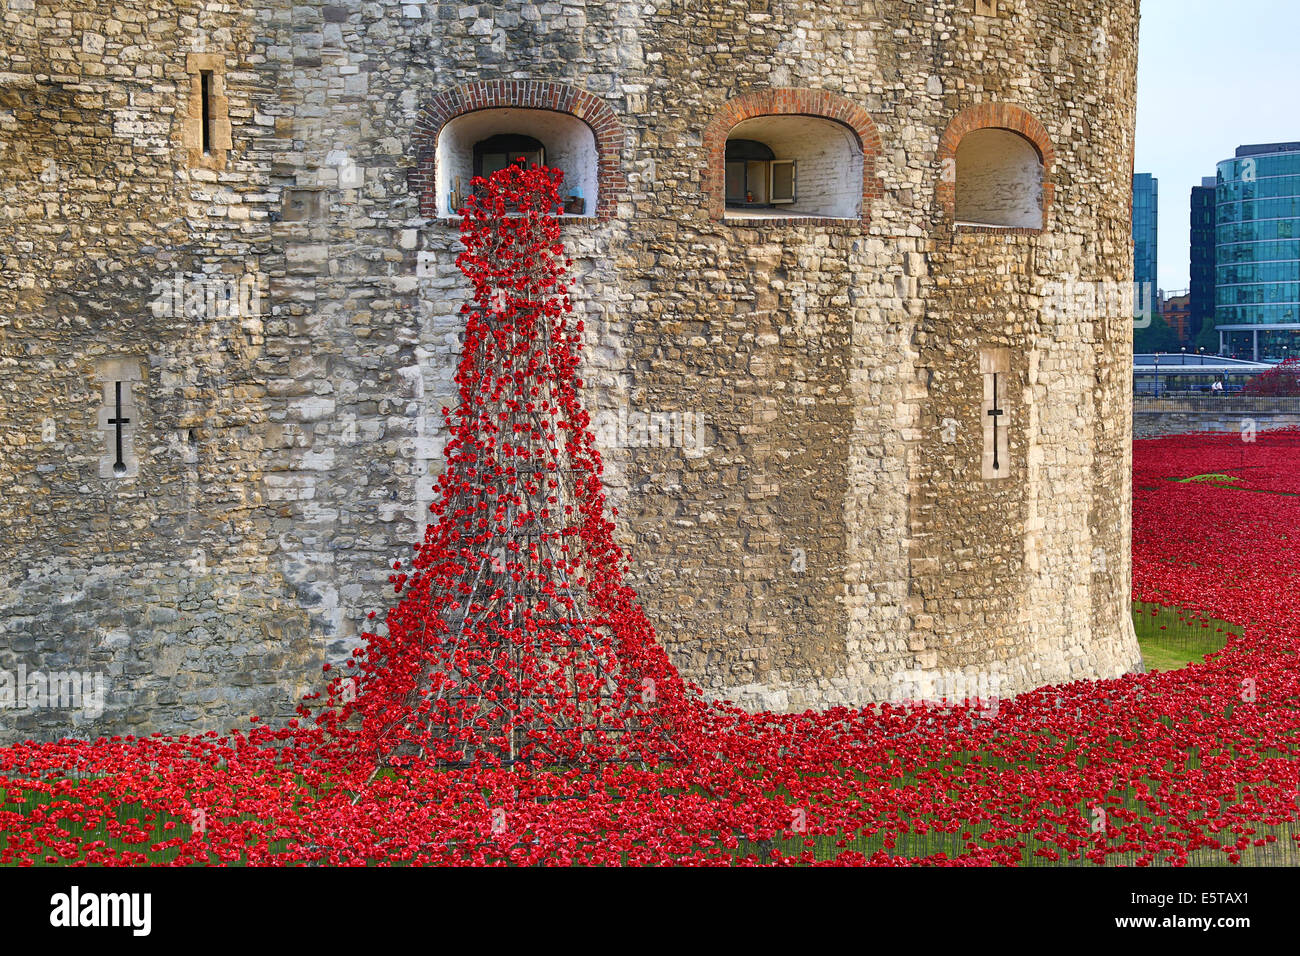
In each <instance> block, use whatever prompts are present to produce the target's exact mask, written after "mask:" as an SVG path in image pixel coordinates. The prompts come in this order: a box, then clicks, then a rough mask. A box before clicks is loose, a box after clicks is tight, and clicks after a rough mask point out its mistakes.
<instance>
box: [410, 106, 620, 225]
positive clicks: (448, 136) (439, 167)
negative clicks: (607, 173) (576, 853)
mask: <svg viewBox="0 0 1300 956" xmlns="http://www.w3.org/2000/svg"><path fill="white" fill-rule="evenodd" d="M598 155H599V154H598V151H597V148H596V137H595V134H594V133H593V132H592V130H591V127H589V126H588V125H587V124H586V123H584V122H583V121H582V120H580V119H578V118H577V117H576V116H573V115H571V114H569V113H559V112H556V111H553V110H544V109H515V108H510V107H507V108H503V109H483V110H475V111H474V112H471V113H464V114H462V115H460V116H457V117H455V118H454V119H452V120H450V121H449V122H448V123H447V124H446V125H445V126H443V127H442V129H441V131H440V132H439V134H438V146H437V159H436V164H435V168H436V171H437V172H436V183H435V186H436V189H437V197H438V215H440V216H452V215H455V213H456V210H457V209H459V208H460V207H461V205H462V204H463V203H464V201H465V199H466V198H467V197H468V196H469V194H470V188H471V187H470V182H471V181H472V180H473V178H474V177H475V176H490V175H492V173H494V172H496V171H497V170H499V169H504V168H505V167H506V166H508V165H510V164H511V163H521V164H522V165H523V166H525V167H527V166H530V165H532V164H533V163H537V164H544V165H547V166H551V167H554V168H556V169H559V170H560V171H562V172H563V173H564V183H563V184H562V186H561V187H560V194H561V197H562V198H563V199H564V200H565V205H564V212H565V214H566V215H575V216H582V215H593V214H594V213H595V210H596V204H597V202H598V201H599V196H598V195H597V182H598V172H599V171H598Z"/></svg>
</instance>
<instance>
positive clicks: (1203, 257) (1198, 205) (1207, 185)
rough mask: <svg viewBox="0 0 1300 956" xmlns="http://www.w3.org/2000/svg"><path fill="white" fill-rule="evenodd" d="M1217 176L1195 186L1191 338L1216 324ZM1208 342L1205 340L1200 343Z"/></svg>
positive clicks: (1190, 307) (1192, 223)
mask: <svg viewBox="0 0 1300 956" xmlns="http://www.w3.org/2000/svg"><path fill="white" fill-rule="evenodd" d="M1216 191H1217V184H1216V178H1215V177H1214V176H1206V177H1205V178H1204V179H1202V180H1201V184H1200V185H1199V186H1193V187H1192V215H1191V226H1192V231H1191V272H1190V274H1191V283H1190V286H1189V288H1188V295H1189V298H1190V301H1189V303H1188V321H1189V324H1190V339H1191V340H1192V341H1193V342H1195V340H1196V338H1197V336H1199V335H1200V334H1201V331H1202V330H1203V329H1205V328H1207V327H1210V326H1212V325H1213V324H1214V260H1215V256H1214V218H1215V216H1214V209H1215V193H1216ZM1200 344H1205V343H1200Z"/></svg>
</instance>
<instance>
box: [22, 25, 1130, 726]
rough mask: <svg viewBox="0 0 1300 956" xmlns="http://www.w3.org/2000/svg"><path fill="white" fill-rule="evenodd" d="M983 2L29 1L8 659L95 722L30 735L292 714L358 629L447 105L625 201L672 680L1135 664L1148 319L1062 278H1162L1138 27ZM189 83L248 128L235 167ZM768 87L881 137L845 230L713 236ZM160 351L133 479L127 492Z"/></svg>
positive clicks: (456, 289)
mask: <svg viewBox="0 0 1300 956" xmlns="http://www.w3.org/2000/svg"><path fill="white" fill-rule="evenodd" d="M981 6H984V5H983V4H981ZM997 7H998V8H999V10H998V13H997V15H996V16H976V15H975V14H974V13H973V10H974V8H975V4H974V3H973V2H971V0H953V2H938V3H936V2H924V3H922V2H913V0H877V2H874V3H870V4H845V3H816V4H808V3H793V2H777V0H771V2H764V0H744V2H741V0H735V2H723V3H719V2H707V3H701V2H694V0H660V2H652V3H649V4H642V5H636V4H624V3H595V2H586V3H584V2H563V3H542V4H531V3H524V4H513V3H512V4H508V5H501V6H496V5H487V4H481V5H471V4H449V3H432V2H430V3H413V2H405V3H396V2H392V3H389V2H340V3H336V4H328V5H315V4H311V5H308V4H298V5H291V4H289V3H287V2H286V3H275V4H268V3H254V4H252V5H249V6H247V7H243V8H239V9H235V8H233V7H227V6H225V5H219V4H198V3H195V4H177V3H161V2H154V3H150V2H140V0H128V2H124V3H121V4H115V5H113V7H112V11H113V12H112V13H111V14H106V13H105V12H103V10H102V9H101V5H99V4H95V3H92V2H89V0H80V2H74V3H61V4H59V5H57V10H58V11H59V12H57V13H53V12H51V10H52V9H53V7H52V5H49V4H43V3H39V2H30V0H0V9H2V10H3V11H4V12H3V17H4V30H5V32H6V34H7V35H9V36H11V37H13V38H14V42H13V43H11V44H9V45H7V46H6V48H5V50H4V52H2V53H0V57H3V58H4V59H3V61H2V62H0V262H3V263H4V266H5V269H4V275H3V278H0V362H2V363H3V365H4V371H5V375H4V377H3V379H2V380H0V415H2V416H3V420H4V421H5V422H6V424H7V426H8V427H7V429H6V433H7V434H6V440H5V442H4V443H3V445H0V481H3V483H4V486H5V487H6V489H7V492H8V493H7V494H6V495H5V496H4V498H3V500H0V520H2V521H3V523H4V526H5V530H6V532H7V533H6V535H5V536H4V539H3V541H0V669H4V668H9V669H11V670H13V669H15V668H16V667H17V666H18V665H19V664H20V663H22V664H25V666H26V667H27V668H28V670H31V669H34V668H36V667H42V668H45V669H47V670H51V671H53V670H66V669H77V670H83V671H102V672H104V673H105V674H107V675H108V693H107V699H106V702H105V710H104V712H103V714H102V715H100V716H98V717H92V716H87V715H84V714H77V715H73V717H71V718H70V717H69V715H68V714H67V713H66V712H60V711H57V710H48V711H32V712H27V713H19V712H17V711H11V712H9V713H6V712H3V711H0V731H3V733H4V734H5V736H7V737H15V736H17V737H25V736H50V735H55V734H57V733H60V732H66V731H67V729H68V727H69V726H70V725H71V726H72V727H73V728H74V729H75V730H76V732H77V733H97V732H106V731H111V732H143V731H152V730H156V729H158V730H166V731H176V730H186V731H195V730H205V729H210V728H223V727H226V726H228V725H230V724H231V723H232V721H234V720H236V719H237V718H239V717H241V716H243V715H247V714H249V713H259V714H263V715H285V714H287V713H288V712H290V711H291V709H292V706H293V705H294V703H295V702H296V699H297V697H298V696H299V695H300V694H301V693H303V692H304V691H306V690H309V689H314V688H315V682H316V675H317V673H318V670H319V667H320V665H321V664H322V663H323V662H324V661H326V660H337V659H338V658H340V657H341V656H342V655H344V654H345V653H346V652H347V651H348V650H349V649H350V648H351V647H353V646H355V644H356V642H357V641H358V639H359V638H358V635H359V633H360V631H361V630H362V629H363V627H364V626H366V625H365V618H366V614H367V613H368V612H369V611H371V610H380V611H381V612H382V609H383V608H384V607H385V606H386V604H387V603H388V601H389V600H390V599H391V597H392V592H391V590H390V588H389V586H388V585H387V583H386V578H387V574H388V568H389V566H390V565H391V562H392V560H393V559H394V558H395V557H402V556H405V555H406V554H408V553H409V549H410V545H411V543H412V542H414V541H415V540H416V538H417V537H418V535H419V534H420V531H421V527H422V524H421V522H422V520H423V515H424V514H425V513H427V512H426V509H427V505H428V502H429V497H430V492H429V486H430V485H431V484H432V481H433V475H434V473H435V472H436V470H437V468H438V467H439V466H440V461H441V444H442V441H443V426H442V420H441V409H442V407H443V406H444V405H447V404H449V403H450V401H451V399H452V396H453V387H452V381H451V375H452V371H453V369H454V362H455V356H456V352H457V348H458V345H457V336H458V331H459V327H460V317H459V307H460V304H461V302H462V301H463V298H462V296H463V292H464V288H463V286H462V284H461V282H460V278H459V273H458V271H457V270H456V268H455V264H454V258H455V253H456V251H457V248H458V238H457V236H458V233H457V230H456V228H455V225H454V223H449V222H446V221H443V220H439V219H437V218H436V216H434V215H433V214H432V213H433V210H432V208H431V205H430V203H431V199H433V198H435V197H433V195H432V193H431V191H430V190H431V186H430V185H429V184H430V183H432V181H433V179H432V172H433V170H432V165H431V164H432V160H433V153H434V150H435V149H436V142H437V133H438V130H439V129H440V127H441V124H443V123H445V122H447V121H448V120H449V119H452V118H453V117H454V116H455V115H460V114H462V113H464V112H466V111H468V110H473V109H477V108H492V107H500V106H502V105H511V104H513V105H517V106H520V107H528V106H540V107H544V108H548V109H563V110H565V111H567V112H572V113H574V114H575V115H578V116H579V117H580V118H581V119H583V121H584V122H587V123H588V124H589V125H591V126H592V128H593V130H594V131H595V135H596V139H597V142H598V144H599V146H600V162H601V163H602V166H601V197H602V201H601V203H600V206H599V208H597V209H594V210H592V212H593V213H594V215H592V216H590V217H588V218H584V219H580V220H573V221H569V222H566V223H565V227H564V228H565V239H566V243H567V244H568V246H569V248H570V250H571V253H572V255H573V256H574V258H575V260H576V261H575V266H574V272H575V283H574V285H575V300H576V307H577V312H578V314H579V315H581V316H582V318H583V319H584V321H585V323H586V328H587V333H588V343H587V344H588V349H587V354H586V356H585V361H586V393H587V402H588V406H589V408H590V409H591V410H592V411H593V414H595V415H596V416H597V420H598V422H604V423H605V424H607V425H609V426H610V427H608V428H607V429H605V430H604V431H603V432H602V437H601V440H600V444H601V447H602V449H603V450H604V451H605V453H606V457H607V459H608V470H607V477H608V480H609V491H610V496H611V503H612V504H614V505H616V506H618V508H619V510H620V514H619V520H618V525H619V534H620V535H621V537H622V541H623V542H624V543H625V544H626V545H627V546H628V547H629V548H630V550H631V552H632V557H633V565H634V574H635V577H634V579H633V580H632V582H631V583H632V584H634V585H635V586H636V588H637V590H638V592H639V593H640V595H641V598H642V601H643V603H644V604H645V605H646V608H647V610H648V612H649V614H650V616H651V619H652V620H653V621H654V622H655V624H656V627H657V629H658V634H659V639H660V640H661V641H662V642H663V643H664V644H665V646H666V647H667V648H668V649H669V651H670V653H671V655H672V657H673V659H674V660H675V662H676V663H677V664H678V666H679V667H680V668H682V670H683V671H684V672H685V673H686V675H687V676H688V677H689V678H691V679H692V680H695V681H697V682H698V683H700V684H701V685H702V686H703V688H704V689H705V691H706V692H707V693H709V694H711V695H713V696H717V697H730V698H733V699H736V700H739V701H740V702H742V703H744V704H746V705H747V706H766V707H774V708H778V709H803V708H806V707H819V706H826V705H829V704H836V703H862V702H865V701H868V700H873V699H881V698H887V697H890V696H891V695H892V696H898V694H899V691H900V688H903V689H904V690H905V689H906V688H907V687H908V686H911V685H910V683H909V682H912V681H914V679H915V678H916V675H918V674H929V675H935V674H940V675H942V674H962V675H966V677H967V678H969V679H972V680H975V679H985V680H987V681H991V683H986V684H985V685H984V686H985V687H986V688H987V689H988V690H989V691H992V692H993V693H994V694H995V695H1004V694H1008V693H1015V692H1017V691H1020V690H1023V689H1026V688H1028V687H1033V686H1037V685H1039V684H1042V683H1047V682H1054V681H1063V680H1073V679H1080V678H1086V677H1096V676H1114V675H1117V674H1120V673H1123V672H1125V671H1126V670H1129V669H1131V668H1132V667H1133V666H1134V665H1135V664H1136V663H1137V660H1138V657H1137V649H1136V644H1135V642H1134V640H1133V637H1132V630H1131V625H1130V624H1129V621H1128V600H1129V565H1128V536H1129V500H1130V494H1129V488H1130V486H1129V480H1130V479H1129V455H1130V445H1129V432H1130V424H1129V415H1130V393H1129V383H1128V375H1127V364H1126V359H1127V355H1128V352H1129V351H1130V338H1129V337H1130V335H1131V329H1130V323H1129V322H1128V321H1126V320H1125V319H1123V318H1122V315H1123V310H1122V309H1116V310H1111V311H1112V312H1113V314H1109V313H1107V312H1106V311H1104V310H1103V311H1101V312H1099V313H1097V314H1094V315H1086V316H1082V317H1081V316H1079V315H1078V314H1074V313H1070V314H1062V312H1061V310H1059V309H1053V308H1051V307H1050V301H1049V300H1050V296H1049V295H1047V293H1049V292H1050V290H1051V289H1052V288H1053V287H1054V286H1055V285H1059V283H1060V282H1062V281H1066V280H1069V281H1076V280H1077V281H1085V282H1102V283H1112V284H1120V283H1122V282H1124V281H1126V280H1127V279H1128V277H1129V276H1130V275H1131V245H1130V242H1129V238H1128V236H1129V229H1128V216H1129V191H1128V177H1129V174H1130V173H1131V164H1132V149H1133V121H1134V75H1135V59H1136V16H1137V14H1136V9H1135V5H1130V4H1128V3H1120V4H1098V3H1093V2H1082V0H1076V2H1072V3H1071V2H1059V0H1058V2H1052V3H1048V2H1032V3H1030V2H1026V0H1016V2H1008V0H999V2H998V3H997ZM74 11H80V12H74ZM110 17H111V19H110ZM204 69H208V70H210V71H211V72H212V73H213V74H214V75H215V74H220V76H219V80H218V79H216V78H214V79H212V83H214V84H218V83H219V85H220V90H219V91H218V92H219V98H218V102H217V105H218V106H219V108H221V109H222V110H224V111H226V112H227V113H228V117H229V148H224V147H223V145H222V142H220V140H221V135H222V134H221V127H220V126H217V127H213V129H214V131H215V135H214V137H213V142H212V143H210V145H211V146H212V150H211V152H210V153H209V154H206V155H205V154H203V153H202V151H201V149H200V148H199V147H198V145H197V144H196V141H195V136H196V124H195V122H194V119H195V117H194V112H195V109H196V105H195V104H196V100H195V95H194V89H195V87H194V82H195V81H194V75H195V71H200V72H201V71H202V70H204ZM774 112H775V113H789V114H811V115H817V116H822V117H827V118H829V119H832V120H834V121H835V122H837V123H841V124H843V125H844V126H846V127H848V128H849V129H851V130H852V131H853V135H854V136H855V137H856V138H857V139H858V141H859V142H860V143H861V145H862V147H863V156H864V162H863V167H864V176H863V208H862V217H861V218H860V219H858V220H844V219H797V220H791V219H772V220H766V221H743V222H737V221H733V220H728V219H722V218H719V217H720V214H721V212H722V209H721V193H720V189H721V176H720V170H719V168H718V163H719V160H720V151H721V148H722V143H723V141H724V140H725V135H726V132H727V130H728V129H729V128H730V127H731V126H733V125H734V124H735V123H736V122H740V121H743V120H745V119H748V118H750V117H753V116H763V115H768V114H771V113H774ZM988 125H995V126H997V125H1000V126H1010V127H1011V128H1014V129H1017V130H1018V131H1019V132H1021V133H1022V134H1023V135H1025V136H1026V137H1028V138H1029V139H1030V140H1031V141H1033V142H1034V143H1035V144H1036V147H1037V148H1038V149H1039V152H1040V154H1041V155H1042V156H1043V158H1044V160H1045V167H1046V170H1047V178H1046V180H1045V194H1044V200H1045V202H1044V205H1045V207H1046V209H1047V222H1046V228H1045V229H1044V230H1043V231H1041V232H1035V231H1032V230H987V229H985V230H979V229H968V228H965V227H962V226H955V225H954V210H953V194H952V189H951V184H950V181H949V180H948V179H947V178H946V177H945V170H946V169H947V168H948V166H947V165H946V164H945V162H944V160H945V158H950V157H951V156H952V155H953V151H954V150H955V148H956V144H957V143H958V142H959V141H960V136H961V135H962V133H963V132H965V131H966V130H967V129H976V128H981V127H982V126H988ZM50 164H53V165H52V166H51V165H50ZM177 275H180V276H182V278H183V281H190V280H191V279H192V278H193V277H195V276H200V275H203V276H207V277H208V278H207V280H206V281H207V282H208V284H209V287H216V288H221V287H222V283H225V285H226V287H229V286H230V285H231V283H232V282H234V283H237V282H238V281H240V280H241V279H242V277H245V276H249V275H251V276H254V277H256V281H257V282H258V283H259V285H258V289H259V290H260V300H259V302H260V308H258V309H257V310H255V311H256V312H257V314H256V315H235V316H230V315H221V314H215V313H214V311H213V310H212V309H210V308H206V307H200V308H198V309H197V312H198V314H197V315H190V314H186V311H187V310H186V309H184V308H180V309H177V308H172V307H171V306H172V305H174V304H175V299H176V296H175V295H172V296H170V297H168V296H167V295H166V288H167V286H166V283H168V282H173V283H174V282H175V281H176V279H175V277H176V276H177ZM160 298H162V299H163V302H162V304H161V305H159V304H158V303H159V299H160ZM169 299H170V305H169ZM217 311H219V310H217ZM177 312H179V313H181V314H179V315H177V314H175V313H177ZM994 351H996V352H998V354H1000V355H1002V356H1004V357H1005V361H1006V363H1007V366H1006V368H1007V371H1006V373H1005V375H1006V379H1005V384H1004V387H1005V388H1006V390H1007V391H1006V413H1007V414H1006V419H1005V423H1004V424H1005V427H1007V428H1008V429H1009V436H1010V439H1009V447H1008V453H1009V454H1008V457H1009V459H1010V465H1011V469H1012V474H1011V476H1010V477H1008V478H1005V479H1001V480H997V481H989V480H986V479H984V478H982V477H981V460H982V458H981V456H982V441H983V428H984V425H983V422H982V421H981V401H982V391H981V390H982V389H983V388H984V378H983V376H982V374H981V353H982V352H989V353H990V354H992V352H994ZM132 363H137V365H138V369H139V374H138V382H134V384H131V385H129V386H128V391H129V393H130V395H131V397H132V399H133V403H134V405H133V411H134V413H135V414H134V416H133V417H135V418H136V419H137V421H135V422H133V423H132V428H133V429H134V431H133V432H132V433H131V435H130V438H131V444H132V447H133V448H134V452H135V455H136V458H137V460H138V474H135V475H129V476H126V477H100V475H101V465H102V463H103V462H104V460H105V455H106V450H105V449H106V446H105V442H106V436H109V435H110V434H111V433H110V432H109V431H108V430H106V428H105V426H104V425H103V421H104V418H103V414H102V413H103V411H104V403H105V391H104V382H105V381H107V380H109V379H113V380H118V379H116V378H115V376H117V375H126V374H127V371H124V369H127V370H129V368H130V367H131V364H132ZM129 381H134V380H129ZM48 419H52V420H53V421H54V423H55V428H54V435H53V437H52V438H49V435H50V432H49V428H48V424H47V420H48ZM646 420H650V421H653V422H656V423H668V425H669V430H670V431H671V430H672V429H673V428H676V429H677V431H676V437H675V438H671V439H669V440H668V442H667V444H668V447H659V446H660V445H662V444H664V442H662V441H651V440H646V439H644V438H643V437H641V436H640V433H639V427H640V426H641V425H642V424H644V422H645V421H646ZM682 422H686V423H687V424H686V426H685V427H680V425H681V423H682ZM674 423H675V424H674ZM110 457H111V455H110ZM110 474H111V472H110ZM381 616H382V613H381ZM979 675H984V677H983V678H979ZM905 695H906V696H916V695H914V694H905Z"/></svg>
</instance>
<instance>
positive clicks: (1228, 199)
mask: <svg viewBox="0 0 1300 956" xmlns="http://www.w3.org/2000/svg"><path fill="white" fill-rule="evenodd" d="M1215 205H1216V226H1215V266H1214V270H1215V292H1214V294H1215V309H1214V315H1215V324H1216V325H1217V327H1218V332H1219V343H1220V345H1219V351H1220V353H1222V354H1224V355H1233V356H1238V357H1241V358H1250V359H1254V360H1256V361H1260V360H1280V359H1281V358H1282V357H1283V356H1284V355H1285V354H1286V353H1287V352H1290V353H1291V354H1297V349H1300V143H1261V144H1256V145H1251V146H1240V147H1238V148H1237V154H1236V156H1235V157H1233V158H1232V159H1225V160H1224V161H1223V162H1221V163H1219V172H1218V181H1217V194H1216V203H1215ZM1135 228H1136V227H1135ZM1284 350H1285V351H1284Z"/></svg>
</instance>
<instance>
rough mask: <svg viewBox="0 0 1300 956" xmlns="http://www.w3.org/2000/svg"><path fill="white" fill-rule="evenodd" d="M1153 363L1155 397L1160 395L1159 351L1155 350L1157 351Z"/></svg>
mask: <svg viewBox="0 0 1300 956" xmlns="http://www.w3.org/2000/svg"><path fill="white" fill-rule="evenodd" d="M1155 365H1156V394H1155V397H1156V398H1159V397H1160V353H1159V352H1157V353H1156V354H1155Z"/></svg>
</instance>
